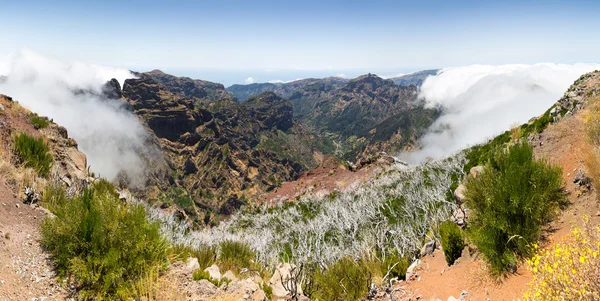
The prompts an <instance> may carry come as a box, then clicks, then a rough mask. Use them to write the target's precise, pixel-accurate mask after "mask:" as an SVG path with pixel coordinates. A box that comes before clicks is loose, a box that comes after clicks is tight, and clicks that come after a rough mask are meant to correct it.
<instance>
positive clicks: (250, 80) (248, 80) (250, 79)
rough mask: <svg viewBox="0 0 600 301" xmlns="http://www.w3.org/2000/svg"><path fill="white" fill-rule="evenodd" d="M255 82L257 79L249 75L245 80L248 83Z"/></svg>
mask: <svg viewBox="0 0 600 301" xmlns="http://www.w3.org/2000/svg"><path fill="white" fill-rule="evenodd" d="M255 82H256V80H255V79H254V78H253V77H248V78H246V79H245V80H244V83H246V85H249V84H253V83H255Z"/></svg>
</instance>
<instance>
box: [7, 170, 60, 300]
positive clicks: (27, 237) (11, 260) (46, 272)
mask: <svg viewBox="0 0 600 301" xmlns="http://www.w3.org/2000/svg"><path fill="white" fill-rule="evenodd" d="M44 216H45V213H44V211H43V210H42V209H41V208H40V207H37V206H30V205H26V204H23V202H22V201H20V200H18V199H16V198H15V197H14V195H13V192H11V191H10V189H8V187H6V185H5V183H4V179H1V178H0V300H2V301H4V300H65V299H66V296H67V294H66V292H65V291H64V289H62V288H61V287H60V286H59V285H58V282H57V280H56V276H55V274H54V272H53V269H52V265H51V263H50V261H49V258H48V255H47V254H46V253H45V252H43V250H42V248H41V247H40V242H39V240H40V223H41V221H42V220H43V219H44Z"/></svg>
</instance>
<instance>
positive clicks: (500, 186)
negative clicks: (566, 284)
mask: <svg viewBox="0 0 600 301" xmlns="http://www.w3.org/2000/svg"><path fill="white" fill-rule="evenodd" d="M465 197H466V203H467V207H468V208H470V209H472V210H473V212H472V214H471V217H470V220H469V235H470V237H471V239H472V240H473V242H474V243H475V244H476V245H477V248H478V249H479V250H480V251H481V253H482V254H483V255H484V257H485V258H486V260H487V261H488V263H489V264H490V266H491V269H492V271H493V272H495V273H497V274H498V273H502V272H504V271H507V270H508V269H509V268H511V267H513V266H514V264H515V263H516V259H517V258H518V257H528V256H530V255H531V249H530V244H532V243H534V242H536V241H537V240H538V238H539V234H540V231H541V228H542V225H543V224H544V223H545V222H547V221H548V220H549V218H550V217H551V216H552V213H554V212H555V208H557V206H558V205H559V204H560V203H561V202H562V201H563V200H564V196H563V193H562V172H561V169H560V168H559V167H553V166H551V165H549V164H548V163H547V162H546V161H544V160H536V159H534V157H533V149H532V147H531V146H530V145H529V144H528V143H527V142H519V143H516V144H514V145H512V146H510V147H509V149H508V151H503V150H498V151H496V152H495V155H494V156H492V157H491V158H490V161H489V163H488V164H487V166H486V168H485V170H484V171H483V172H482V173H481V174H480V175H479V176H477V177H476V178H469V179H468V180H467V181H466V192H465Z"/></svg>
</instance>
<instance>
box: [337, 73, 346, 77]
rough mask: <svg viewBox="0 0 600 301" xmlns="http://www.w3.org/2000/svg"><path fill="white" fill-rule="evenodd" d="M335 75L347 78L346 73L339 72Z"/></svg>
mask: <svg viewBox="0 0 600 301" xmlns="http://www.w3.org/2000/svg"><path fill="white" fill-rule="evenodd" d="M335 77H341V78H346V74H344V73H338V74H336V75H335Z"/></svg>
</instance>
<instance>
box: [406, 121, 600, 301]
mask: <svg viewBox="0 0 600 301" xmlns="http://www.w3.org/2000/svg"><path fill="white" fill-rule="evenodd" d="M585 115H586V111H585V110H584V111H579V112H577V113H576V114H574V115H573V116H568V117H565V118H563V119H562V120H561V121H560V122H558V123H557V124H554V125H550V126H549V127H548V128H547V129H546V130H544V131H543V132H542V133H541V134H540V135H538V136H537V137H535V139H534V140H533V142H532V143H534V151H535V155H536V157H538V158H545V159H547V160H548V161H549V162H551V163H552V164H555V165H558V166H560V167H562V169H563V179H564V182H565V189H566V192H567V193H568V200H569V202H570V205H569V206H568V207H567V208H566V209H565V210H564V211H562V212H561V213H560V216H559V217H558V218H557V219H556V220H555V221H554V222H553V223H551V224H550V225H548V227H547V230H546V231H545V232H544V237H545V240H544V241H543V242H542V244H541V245H542V248H549V247H551V246H552V245H553V244H554V243H555V242H557V241H559V240H560V239H561V238H563V237H565V235H567V234H568V233H569V231H570V229H571V225H572V224H578V225H581V224H582V220H581V217H582V216H583V215H584V214H587V215H590V216H591V222H592V223H593V224H599V223H600V217H599V216H598V214H597V213H598V212H600V211H599V210H600V206H599V204H598V201H597V196H596V192H595V191H594V190H592V191H590V192H583V191H582V190H580V188H579V187H578V186H577V185H575V184H574V183H573V177H574V176H575V174H576V173H577V170H578V169H579V168H584V163H583V162H584V161H583V159H584V156H585V154H586V148H589V147H590V146H589V143H588V142H587V140H586V139H587V138H586V134H585V133H586V131H585V128H584V117H585ZM463 254H464V255H465V256H463V257H461V258H460V259H459V261H458V263H455V264H454V265H453V266H452V267H448V265H447V264H446V261H445V260H444V255H443V253H442V251H441V250H436V252H435V253H434V254H433V256H427V257H425V258H423V259H422V264H421V267H420V270H418V272H417V273H418V277H417V280H412V281H409V282H408V283H400V284H398V285H397V286H398V288H400V289H405V290H407V291H408V292H410V293H409V294H410V295H413V296H421V298H422V300H423V299H424V300H436V299H441V300H447V299H448V297H449V296H454V297H456V298H458V297H459V296H460V294H461V292H462V291H463V290H466V291H468V295H467V297H466V300H517V299H520V298H521V297H522V296H523V293H524V292H525V291H526V290H527V283H528V282H529V280H530V279H531V277H532V276H531V273H530V271H528V270H527V268H526V266H525V264H521V265H520V266H518V268H517V273H515V274H510V275H508V276H506V277H504V278H503V279H495V278H494V277H492V276H490V274H489V272H488V271H487V268H486V265H485V263H484V262H483V260H482V259H481V258H478V256H477V255H474V257H471V256H469V255H468V252H467V251H466V250H465V251H464V252H463Z"/></svg>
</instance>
